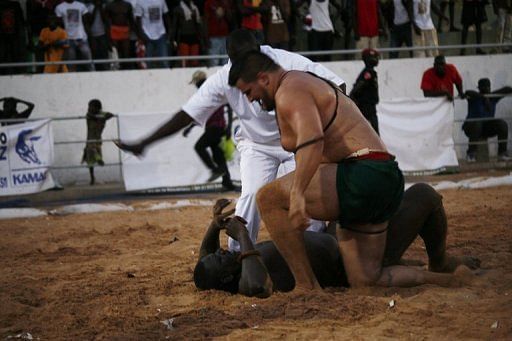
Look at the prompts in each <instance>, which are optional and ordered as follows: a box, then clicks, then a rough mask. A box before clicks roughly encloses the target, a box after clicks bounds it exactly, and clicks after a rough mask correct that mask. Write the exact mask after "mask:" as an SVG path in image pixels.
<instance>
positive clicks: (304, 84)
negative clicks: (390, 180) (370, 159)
mask: <svg viewBox="0 0 512 341" xmlns="http://www.w3.org/2000/svg"><path fill="white" fill-rule="evenodd" d="M336 91H337V92H338V107H337V115H336V118H335V120H334V121H333V123H332V124H331V125H330V126H329V128H328V129H327V130H326V131H325V132H323V129H324V128H325V127H326V126H327V124H328V123H329V121H330V120H331V118H332V116H333V114H334V108H335V106H336V95H335V92H334V89H333V87H332V86H330V85H329V84H327V82H326V81H324V80H322V79H320V78H318V77H315V76H313V75H310V74H307V73H304V72H300V71H292V72H288V73H287V74H286V75H285V76H284V78H283V79H282V81H281V84H280V86H279V88H278V89H277V90H276V93H275V103H276V113H277V117H278V122H279V127H280V129H281V144H282V146H283V148H284V149H286V150H289V151H293V150H295V148H296V147H297V146H298V145H299V144H300V143H304V142H307V141H304V139H314V138H318V137H320V136H322V135H323V136H324V138H323V142H324V148H323V157H322V161H321V162H322V163H333V162H338V161H340V160H342V159H344V158H346V157H347V156H349V155H350V154H352V153H354V152H356V151H358V150H361V149H364V148H369V149H373V150H379V151H386V147H385V145H384V143H383V142H382V140H381V139H380V137H379V136H378V135H377V133H375V131H374V130H373V128H372V127H371V125H370V124H369V123H368V121H367V120H366V119H365V118H364V116H363V115H362V114H361V112H360V111H359V109H358V108H357V106H356V105H355V103H354V102H353V101H352V100H351V99H350V98H348V97H347V96H346V95H344V94H343V93H342V92H341V91H340V90H336ZM293 127H295V129H294V128H293ZM298 130H300V131H298ZM301 133H302V134H303V139H302V141H298V140H300V139H298V135H299V134H301Z"/></svg>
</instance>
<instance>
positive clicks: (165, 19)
mask: <svg viewBox="0 0 512 341" xmlns="http://www.w3.org/2000/svg"><path fill="white" fill-rule="evenodd" d="M168 12H169V9H168V8H167V5H166V3H165V1H164V0H144V1H139V0H138V1H137V2H136V5H135V17H136V20H137V28H138V30H139V32H141V36H142V39H143V41H144V44H145V45H146V57H167V56H168V55H169V53H168V48H167V34H166V30H167V33H168V34H170V28H171V23H170V19H169V15H168ZM159 64H160V65H162V66H163V67H169V62H168V61H163V62H150V63H149V65H150V67H152V68H155V67H158V65H159Z"/></svg>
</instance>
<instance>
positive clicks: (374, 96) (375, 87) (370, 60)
mask: <svg viewBox="0 0 512 341" xmlns="http://www.w3.org/2000/svg"><path fill="white" fill-rule="evenodd" d="M362 55H363V62H364V65H365V67H364V69H363V71H361V73H360V74H359V76H358V77H357V80H356V83H355V84H354V87H353V88H352V91H351V92H350V98H352V100H353V101H354V103H355V104H356V105H357V107H358V108H359V110H361V113H362V114H363V116H364V117H365V118H366V119H367V120H368V122H370V124H371V126H372V127H373V129H374V130H375V131H376V132H377V134H379V120H378V119H377V108H376V106H377V104H378V103H379V82H378V78H377V72H376V71H375V67H376V66H377V65H379V52H377V51H376V50H374V49H364V50H363V53H362Z"/></svg>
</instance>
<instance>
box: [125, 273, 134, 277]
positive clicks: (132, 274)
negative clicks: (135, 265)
mask: <svg viewBox="0 0 512 341" xmlns="http://www.w3.org/2000/svg"><path fill="white" fill-rule="evenodd" d="M126 277H128V278H134V277H135V274H134V273H133V272H127V273H126Z"/></svg>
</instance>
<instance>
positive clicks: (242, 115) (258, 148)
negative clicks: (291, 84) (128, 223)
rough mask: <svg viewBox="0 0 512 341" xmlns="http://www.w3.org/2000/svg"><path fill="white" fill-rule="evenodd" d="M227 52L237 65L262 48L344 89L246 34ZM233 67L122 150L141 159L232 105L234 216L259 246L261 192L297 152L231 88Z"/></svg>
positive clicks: (235, 37)
mask: <svg viewBox="0 0 512 341" xmlns="http://www.w3.org/2000/svg"><path fill="white" fill-rule="evenodd" d="M227 50H228V55H229V58H230V59H231V60H232V61H233V60H237V59H238V57H239V56H241V55H242V54H244V53H245V52H248V51H258V50H261V51H262V52H263V53H264V54H265V55H268V56H269V57H270V58H272V59H274V60H276V61H277V62H278V63H280V64H281V65H282V66H283V67H284V68H285V69H287V70H303V71H311V72H314V73H315V74H318V75H320V76H322V77H325V78H327V79H329V80H331V81H333V82H334V83H335V84H339V85H343V86H345V84H344V83H345V82H344V81H343V80H342V79H340V78H339V77H337V76H336V75H335V74H333V73H332V72H331V71H329V70H327V69H326V68H324V67H323V66H322V65H320V64H317V63H313V62H312V61H310V60H309V59H307V58H304V57H302V56H299V55H297V54H294V53H291V52H287V51H284V50H279V49H273V48H271V47H269V46H261V47H260V46H259V45H258V43H257V42H256V40H255V38H254V36H253V35H252V34H251V33H250V32H249V31H247V30H235V31H233V32H232V33H231V35H230V36H229V39H228V45H227ZM230 68H231V63H228V64H227V65H224V67H222V68H221V69H220V70H219V71H217V72H216V73H215V74H214V75H212V76H210V77H208V79H207V80H206V81H205V82H204V84H202V85H201V88H199V90H198V91H197V92H196V93H195V94H194V95H193V96H192V97H191V98H190V99H189V100H188V102H187V103H185V105H183V107H182V109H181V110H180V111H179V112H178V113H176V114H175V115H174V117H172V118H171V119H170V120H169V121H168V122H166V123H165V124H164V125H162V126H161V127H160V128H159V129H157V130H156V131H155V132H153V133H152V134H151V135H149V136H148V137H146V138H144V139H142V140H140V141H139V142H137V143H124V142H120V143H119V146H120V148H122V149H124V150H127V151H130V152H132V153H134V154H136V155H139V154H142V152H143V151H144V149H145V148H146V147H147V146H148V145H150V144H151V143H153V142H155V141H157V140H160V139H162V138H164V137H167V136H170V135H172V134H174V133H176V132H178V131H179V130H181V129H182V128H185V127H186V126H188V125H189V124H190V123H191V122H193V121H196V122H197V123H198V124H200V125H201V126H204V125H205V124H206V122H207V121H208V119H209V118H210V117H211V115H212V114H213V113H214V112H215V111H216V110H217V109H218V108H219V107H220V106H222V105H224V104H229V105H230V106H231V108H232V109H233V111H234V112H235V113H237V115H238V117H239V122H240V127H241V129H239V130H238V131H237V133H236V134H235V140H236V141H237V149H238V151H239V152H240V158H241V159H240V175H241V182H242V193H241V196H240V198H239V199H238V201H237V204H236V212H235V213H236V215H238V216H241V217H243V218H244V219H245V220H247V222H248V223H247V229H248V231H249V236H250V238H251V240H252V241H253V242H256V239H257V237H258V231H259V224H260V217H259V214H258V210H257V208H256V192H257V191H258V190H259V189H260V188H261V187H262V186H263V185H265V184H267V183H269V182H270V181H272V180H274V179H275V178H276V176H277V171H278V168H279V167H281V170H282V171H283V173H284V174H286V173H288V172H291V171H292V170H293V169H294V168H295V160H294V157H293V154H292V153H290V152H286V151H284V150H283V149H282V147H281V146H280V143H279V130H278V127H277V124H276V119H275V115H274V113H273V112H269V111H267V110H265V109H264V108H262V107H261V106H260V104H259V103H257V102H254V103H250V102H249V101H248V100H247V98H246V97H245V96H244V94H243V93H242V92H240V91H239V90H238V89H235V88H232V87H230V86H229V85H228V75H229V70H230ZM238 248H239V245H238V243H237V242H236V241H234V240H232V239H230V241H229V249H230V250H237V249H238Z"/></svg>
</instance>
